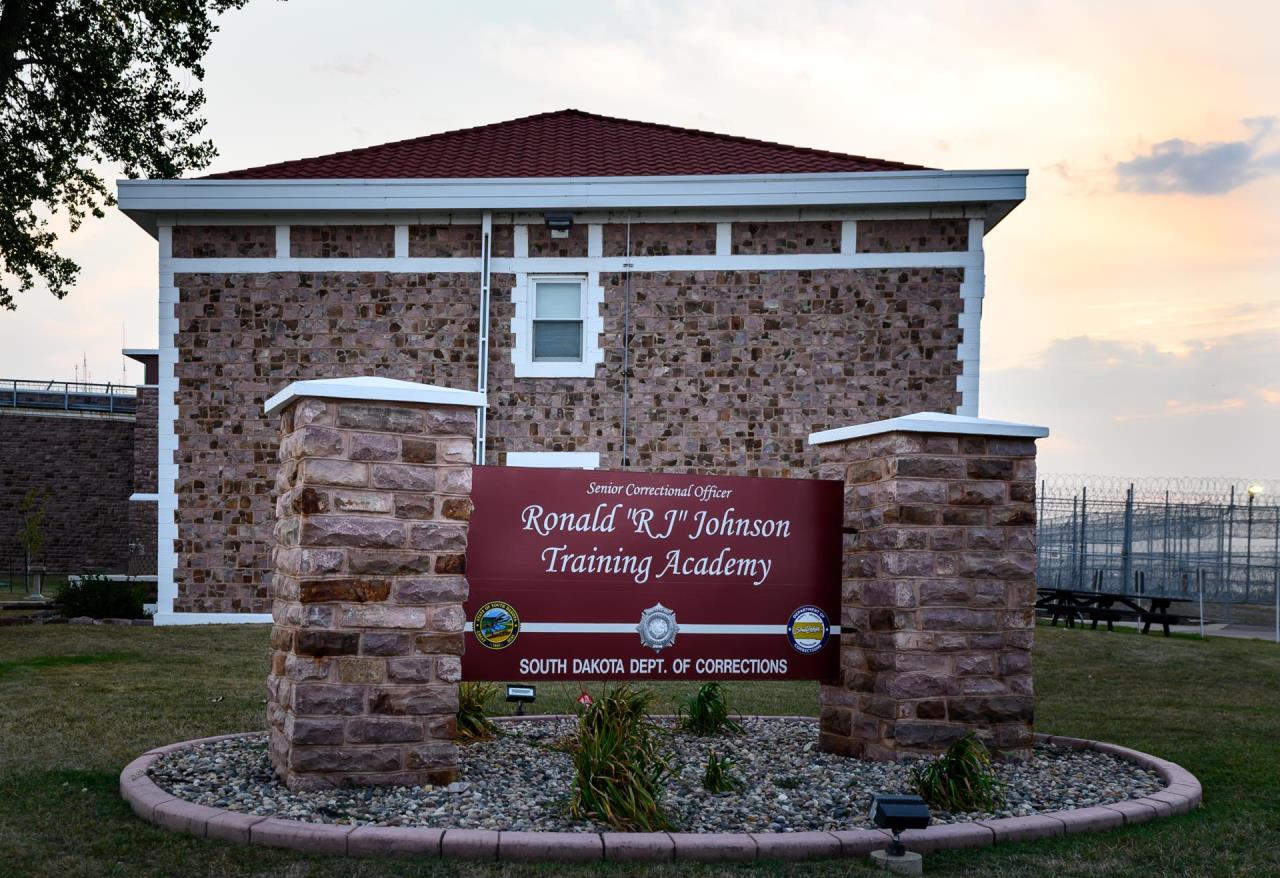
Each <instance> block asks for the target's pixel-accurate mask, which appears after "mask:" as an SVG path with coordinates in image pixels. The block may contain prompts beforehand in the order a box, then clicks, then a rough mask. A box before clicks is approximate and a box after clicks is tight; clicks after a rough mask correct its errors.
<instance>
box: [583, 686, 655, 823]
mask: <svg viewBox="0 0 1280 878" xmlns="http://www.w3.org/2000/svg"><path fill="white" fill-rule="evenodd" d="M652 702H653V693H651V692H648V691H645V690H637V689H632V688H631V687H629V686H627V685H625V684H624V685H620V686H617V687H615V688H613V689H610V690H607V691H605V692H604V693H602V694H601V696H600V697H599V698H597V699H596V701H595V703H593V704H592V705H591V706H590V707H588V708H587V709H586V710H584V711H583V712H582V716H581V717H580V718H579V720H578V734H577V740H576V747H575V749H574V751H573V768H574V778H573V791H572V794H571V797H570V800H569V813H570V814H572V815H573V816H574V817H575V818H578V819H594V820H598V821H599V822H601V823H605V824H608V825H609V826H612V827H613V828H615V829H618V830H622V831H626V832H657V831H660V830H664V829H670V828H671V821H670V819H669V818H668V817H667V815H666V813H664V812H663V810H662V806H661V803H660V802H659V798H660V796H661V794H662V782H663V780H664V779H665V778H666V777H667V775H669V774H670V773H671V764H670V762H669V761H668V759H667V757H666V756H665V755H664V754H663V753H661V752H660V741H661V737H662V734H663V731H662V729H660V728H659V727H658V726H657V725H656V724H654V723H653V722H652V721H651V720H650V719H649V718H648V713H649V706H650V704H651V703H652Z"/></svg>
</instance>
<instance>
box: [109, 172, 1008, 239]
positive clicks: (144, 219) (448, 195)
mask: <svg viewBox="0 0 1280 878" xmlns="http://www.w3.org/2000/svg"><path fill="white" fill-rule="evenodd" d="M1026 177H1027V172H1026V171H1025V170H1017V169H1014V170H979V171H867V172H860V173H842V174H718V175H691V176H675V177H536V178H509V179H508V178H502V179H426V180H424V179H414V180H118V181H117V187H118V190H119V206H120V208H121V210H123V211H124V212H125V213H127V214H128V215H129V216H131V217H132V218H133V219H134V220H135V221H137V222H138V223H140V224H142V225H144V226H147V227H150V226H153V225H154V223H155V218H154V217H153V216H151V215H152V214H157V213H160V214H173V213H178V212H187V211H249V212H275V211H293V212H298V211H331V210H333V211H339V210H340V211H381V212H387V211H392V212H412V211H442V210H475V211H481V210H500V211H512V210H541V209H548V208H559V209H573V210H584V209H589V208H672V207H675V208H679V207H763V206H796V205H805V206H820V205H838V206H845V205H900V204H957V203H969V204H976V203H991V202H1005V203H1007V205H1008V207H1009V208H1011V207H1012V206H1013V205H1014V204H1016V203H1017V202H1020V201H1022V200H1023V199H1024V198H1025V197H1026ZM1007 212H1008V211H1007V210H1005V211H1003V212H1002V213H1001V215H1003V213H1007Z"/></svg>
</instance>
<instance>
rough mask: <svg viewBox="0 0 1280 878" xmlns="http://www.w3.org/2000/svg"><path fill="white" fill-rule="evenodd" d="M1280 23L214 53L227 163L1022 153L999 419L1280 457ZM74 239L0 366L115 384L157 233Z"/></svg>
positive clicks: (343, 28)
mask: <svg viewBox="0 0 1280 878" xmlns="http://www.w3.org/2000/svg"><path fill="white" fill-rule="evenodd" d="M1277 34H1280V4H1276V3H1268V2H1256V3H1249V2H1239V3H1231V2H1228V3H1209V2H1201V3H1178V2H1158V3H1157V2H1115V0H1113V2H1106V3H1104V2H1096V3H1080V2H1074V3H1073V2H1054V3H1032V2H968V3H961V2H949V3H912V4H901V3H884V2H877V3H857V2H850V3H820V2H813V3H811V2H788V3H752V2H697V3H685V4H679V3H654V2H643V3H640V2H635V3H608V4H606V3H586V2H584V3H541V4H517V3H501V2H493V3H470V4H458V3H449V4H445V3H425V2H381V0H367V2H362V3H359V4H353V3H350V2H321V0H292V2H288V3H276V2H271V0H253V2H251V3H250V5H249V6H248V7H247V8H246V9H245V10H242V11H240V12H235V13H231V14H228V15H227V16H225V17H224V18H223V19H222V30H221V32H220V33H219V34H218V35H217V36H216V37H215V40H214V45H213V50H212V52H211V53H210V55H209V57H208V59H207V68H208V72H207V77H206V81H205V89H206V92H207V95H208V105H207V108H206V117H207V119H208V121H209V126H208V133H209V135H210V136H211V137H212V138H213V140H214V142H215V143H216V145H217V146H218V148H219V150H220V152H221V155H220V156H219V158H218V159H217V160H216V161H215V163H214V165H213V166H212V167H211V170H228V169H232V168H237V167H245V166H249V165H256V164H262V163H267V162H272V161H278V160H284V159H291V158H298V157H302V156H307V155H315V154H320V153H325V152H331V151H334V150H339V149H347V148H352V147H358V146H365V145H370V144H374V143H380V142H384V141H389V140H395V139H401V138H406V137H413V136H418V135H422V134H428V133H432V132H435V131H441V130H447V129H454V128H462V127H467V126H470V125H476V124H483V123H487V122H494V121H500V120H503V119H508V118H513V117H517V116H525V115H529V114H532V113H538V112H543V111H547V110H553V109H561V108H565V107H577V108H580V109H583V110H588V111H591V112H596V113H603V114H607V115H614V116H622V117H626V118H633V119H641V120H645V121H652V122H662V123H668V124H674V125H683V126H689V127H695V128H703V129H708V130H712V131H719V132H725V133H729V134H738V135H745V136H749V137H758V138H762V139H766V140H775V141H781V142H785V143H794V144H799V145H803V146H813V147H821V148H826V149H832V150H839V151H843V152H852V153H859V154H863V155H870V156H877V157H882V158H889V159H897V160H901V161H907V162H917V163H921V164H925V165H930V166H935V167H941V168H948V169H970V168H1027V169H1029V170H1030V177H1029V179H1028V195H1027V201H1026V202H1025V203H1024V204H1023V205H1021V206H1020V207H1019V208H1018V209H1017V210H1015V211H1014V212H1013V214H1011V215H1010V216H1009V217H1008V218H1007V219H1006V220H1005V221H1004V222H1003V223H1002V224H1001V225H1000V226H999V227H997V228H996V229H995V230H994V231H993V232H991V234H990V235H989V236H988V237H987V240H986V246H987V299H986V302H985V316H984V319H983V328H982V369H983V377H982V402H981V413H982V414H983V415H984V416H988V417H995V418H1002V419H1007V420H1025V421H1032V422H1036V423H1043V424H1047V425H1049V426H1050V427H1051V428H1052V429H1053V435H1052V436H1051V437H1050V439H1048V440H1045V441H1044V442H1043V443H1042V444H1041V445H1042V447H1041V456H1040V466H1041V470H1042V471H1044V472H1050V473H1052V472H1081V473H1101V474H1114V475H1121V476H1153V475H1196V476H1202V475H1209V476H1233V477H1240V478H1261V479H1265V478H1275V477H1277V476H1280V464H1278V463H1277V451H1276V449H1277V448H1280V52H1277V45H1278V43H1277V36H1276V35H1277ZM108 174H109V176H111V177H114V176H115V175H114V174H113V173H111V172H108ZM62 247H63V250H64V252H66V253H68V254H69V255H71V256H73V257H74V258H75V259H77V260H78V261H79V262H80V264H81V266H82V272H81V275H80V280H79V283H78V285H77V287H76V289H75V291H74V292H73V293H72V294H71V296H69V297H68V298H67V299H66V300H64V301H61V302H58V301H55V300H53V299H52V297H50V296H49V295H48V294H47V293H46V292H44V291H43V290H37V291H33V292H31V293H29V294H26V295H24V296H20V297H19V298H18V309H17V311H16V312H5V311H0V377H11V378H44V379H70V378H72V377H73V374H74V369H75V367H76V366H77V365H78V364H79V363H81V362H82V358H83V359H87V361H88V365H89V370H90V373H91V376H92V378H93V379H94V380H99V381H106V380H113V381H118V380H120V378H121V370H122V364H121V359H120V356H119V349H120V347H121V336H122V333H123V336H124V340H125V341H126V343H127V344H128V345H129V346H131V347H151V346H154V345H155V343H156V304H155V300H156V290H155V287H156V268H155V260H156V249H155V242H154V241H153V240H152V239H151V238H150V237H148V236H147V235H146V234H145V233H144V232H143V231H141V230H140V229H138V228H137V227H136V226H134V225H133V224H132V223H131V222H130V221H129V220H127V219H126V218H125V217H124V216H123V215H121V214H119V213H118V212H115V211H109V215H108V218H107V219H105V220H102V221H96V222H91V223H89V224H87V225H86V226H85V227H84V228H83V229H82V230H81V231H80V232H78V233H77V234H75V235H73V236H67V237H65V238H64V240H63V244H62ZM137 368H139V367H136V366H134V365H132V364H131V365H130V366H129V372H128V378H129V380H131V381H136V380H140V378H141V375H140V373H139V372H138V371H135V370H136V369H137ZM817 426H819V427H829V426H834V425H830V424H823V425H817Z"/></svg>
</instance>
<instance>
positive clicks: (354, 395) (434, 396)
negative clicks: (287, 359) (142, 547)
mask: <svg viewBox="0 0 1280 878" xmlns="http://www.w3.org/2000/svg"><path fill="white" fill-rule="evenodd" d="M304 397H319V398H321V399H355V400H361V401H364V402H418V403H431V404H434V405H464V406H470V407H472V408H484V407H485V405H486V403H485V396H484V394H483V393H480V392H478V391H475V390H456V389H454V388H452V387H440V386H438V385H435V384H418V383H417V382H414V381H400V380H399V379H396V378H377V377H374V376H372V375H361V376H358V377H355V378H321V379H318V380H315V381H295V382H293V383H292V384H290V385H289V386H288V387H286V388H285V389H284V390H282V391H280V392H279V393H277V394H276V395H275V396H273V397H271V398H270V399H268V400H267V401H266V404H265V405H264V406H263V409H264V411H265V412H266V413H267V414H271V413H272V412H274V411H276V410H277V409H281V408H283V407H284V406H286V405H288V404H289V403H291V402H293V401H294V400H297V399H302V398H304Z"/></svg>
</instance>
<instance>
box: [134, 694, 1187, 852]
mask: <svg viewBox="0 0 1280 878" xmlns="http://www.w3.org/2000/svg"><path fill="white" fill-rule="evenodd" d="M557 718H559V717H556V716H548V715H536V716H535V715H530V716H525V717H496V718H495V719H498V720H499V721H503V722H513V721H516V722H518V721H528V720H538V719H543V720H545V719H557ZM771 718H772V719H804V720H812V719H813V717H771ZM257 734H260V733H259V732H241V733H239V734H234V735H216V736H214V737H211V738H197V739H195V740H192V741H183V742H180V743H177V744H169V745H167V746H164V747H157V748H155V749H154V750H148V751H147V752H146V753H144V754H142V755H141V756H139V757H138V758H137V759H135V760H133V761H132V762H130V763H129V764H128V765H127V766H125V769H124V771H122V772H121V773H120V795H121V796H122V797H123V798H124V800H125V801H126V802H128V803H129V805H130V807H131V808H132V809H133V812H134V813H135V814H137V815H138V816H139V817H141V818H142V819H143V820H146V821H147V822H148V823H154V824H155V825H156V826H159V827H161V828H162V829H167V830H170V831H171V832H184V833H187V834H189V835H194V836H197V837H200V838H214V839H220V840H222V841H231V842H236V843H238V844H250V845H265V846H267V847H277V848H288V849H291V850H297V851H303V852H306V853H321V854H336V855H339V856H349V857H371V856H400V857H424V858H431V859H438V858H445V859H463V860H484V861H498V860H502V861H510V862H521V861H524V862H530V861H547V860H556V861H562V862H565V861H649V862H733V861H736V862H745V861H750V860H757V859H759V860H813V859H834V858H839V857H865V856H869V855H870V853H871V852H872V851H874V850H881V849H883V848H885V847H887V846H888V844H889V833H887V832H885V831H884V830H880V829H856V830H845V831H833V832H752V833H733V832H721V833H691V832H599V833H596V832H509V831H501V830H489V829H432V828H428V827H390V826H338V825H336V824H330V823H305V822H303V821H301V820H282V819H279V818H276V817H258V816H254V815H249V814H242V813H239V812H236V811H225V810H222V809H220V808H210V807H207V806H205V805H197V804H195V803H194V802H188V801H186V800H185V799H179V798H177V797H175V796H172V795H170V794H169V793H166V792H165V791H164V790H162V789H160V787H158V786H156V784H155V783H153V782H152V780H151V778H149V777H148V776H147V770H148V769H149V768H150V767H151V765H152V763H154V762H155V761H156V760H157V759H159V758H160V757H161V756H163V755H164V754H166V753H170V752H172V751H174V750H181V749H184V748H186V747H192V746H194V745H196V744H207V743H210V742H213V741H222V740H226V739H227V738H243V737H248V736H250V735H257ZM1035 739H1036V743H1039V744H1052V745H1055V746H1058V747H1065V748H1067V749H1071V750H1096V751H1098V752H1101V753H1108V754H1110V755H1112V756H1115V757H1117V758H1119V759H1124V760H1126V761H1128V762H1132V763H1134V764H1135V765H1138V766H1140V767H1142V768H1146V769H1148V770H1150V771H1154V772H1155V773H1156V774H1157V775H1159V777H1160V779H1161V780H1163V781H1164V782H1165V787H1164V789H1162V790H1160V791H1159V792H1157V793H1152V794H1151V795H1149V796H1144V797H1142V798H1140V799H1127V800H1125V801H1123V802H1116V803H1113V804H1110V805H1095V806H1093V807H1089V808H1076V809H1074V810H1070V811H1055V812H1053V813H1052V814H1037V815H1034V816H1030V817H1004V818H999V819H995V820H979V821H975V822H971V823H947V824H937V825H935V826H930V827H929V828H928V829H913V830H908V831H907V832H904V833H903V834H902V840H903V842H904V843H905V844H906V845H907V848H908V849H909V850H912V851H915V852H916V853H921V854H927V853H932V852H933V851H940V850H954V849H959V848H978V847H987V846H989V845H992V844H1004V843H1007V842H1020V841H1032V840H1034V839H1039V838H1051V837H1054V836H1060V835H1076V834H1079V833H1082V832H1095V831H1101V830H1105V829H1115V828H1117V827H1121V826H1132V825H1136V824H1138V823H1146V822H1148V821H1150V820H1156V819H1158V818H1161V817H1171V816H1173V815H1175V814H1185V813H1187V812H1189V811H1191V810H1193V809H1195V808H1198V807H1199V806H1200V804H1201V801H1202V797H1203V791H1202V789H1201V786H1200V781H1198V780H1196V778H1195V775H1193V774H1192V773H1191V772H1189V771H1187V770H1186V769H1185V768H1183V767H1182V766H1180V765H1177V764H1175V763H1173V762H1169V761H1168V760H1166V759H1160V758H1158V757H1155V756H1151V755H1150V754H1147V753H1142V752H1139V751H1137V750H1131V749H1129V748H1128V747H1121V746H1119V745H1117V744H1108V743H1106V742H1104V741H1089V740H1085V739H1083V738H1068V737H1062V736H1058V735H1036V736H1035Z"/></svg>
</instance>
